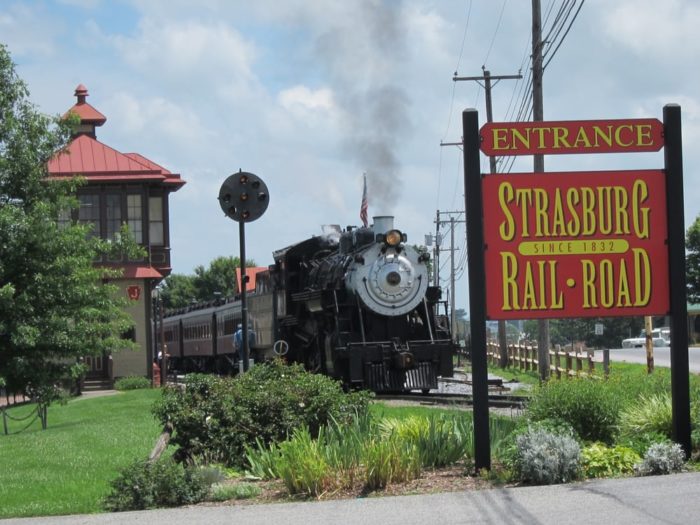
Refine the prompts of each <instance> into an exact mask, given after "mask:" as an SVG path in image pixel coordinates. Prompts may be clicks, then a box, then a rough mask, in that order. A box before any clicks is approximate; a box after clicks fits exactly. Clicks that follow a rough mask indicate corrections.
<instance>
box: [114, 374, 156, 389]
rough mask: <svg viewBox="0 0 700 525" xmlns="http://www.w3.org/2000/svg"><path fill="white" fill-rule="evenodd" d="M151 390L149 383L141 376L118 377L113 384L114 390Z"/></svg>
mask: <svg viewBox="0 0 700 525" xmlns="http://www.w3.org/2000/svg"><path fill="white" fill-rule="evenodd" d="M142 388H151V382H150V381H149V380H148V379H146V378H145V377H143V376H127V377H120V378H119V379H117V380H116V381H115V382H114V389H115V390H140V389H142Z"/></svg>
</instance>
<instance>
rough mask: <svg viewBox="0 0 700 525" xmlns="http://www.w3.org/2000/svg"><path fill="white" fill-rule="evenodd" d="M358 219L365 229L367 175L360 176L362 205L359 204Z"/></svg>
mask: <svg viewBox="0 0 700 525" xmlns="http://www.w3.org/2000/svg"><path fill="white" fill-rule="evenodd" d="M360 219H362V225H363V226H364V227H365V228H366V227H367V175H365V174H364V173H363V174H362V203H361V204H360Z"/></svg>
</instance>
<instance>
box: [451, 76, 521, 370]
mask: <svg viewBox="0 0 700 525" xmlns="http://www.w3.org/2000/svg"><path fill="white" fill-rule="evenodd" d="M482 69H483V71H484V75H483V76H481V77H458V76H456V75H455V76H454V77H452V80H454V81H455V82H457V81H458V80H474V81H476V82H480V81H482V80H483V81H484V84H483V88H484V93H485V98H486V122H493V105H492V103H491V87H492V84H491V81H492V80H495V81H496V82H495V83H494V84H493V86H495V85H496V84H497V83H498V82H499V81H500V80H511V79H521V78H523V76H522V75H521V74H519V73H518V74H517V75H496V76H491V72H490V71H489V70H488V69H486V68H482ZM489 167H490V172H491V173H497V172H498V169H497V166H496V157H495V156H493V155H491V156H490V157H489ZM498 348H499V359H498V366H500V367H501V368H505V367H506V366H507V365H508V340H507V337H506V322H505V321H504V320H500V321H498Z"/></svg>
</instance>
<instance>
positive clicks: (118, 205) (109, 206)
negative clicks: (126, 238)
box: [106, 193, 122, 240]
mask: <svg viewBox="0 0 700 525" xmlns="http://www.w3.org/2000/svg"><path fill="white" fill-rule="evenodd" d="M106 212H107V239H110V240H111V239H117V235H119V229H120V228H121V226H122V196H121V195H119V194H116V193H109V194H107V195H106Z"/></svg>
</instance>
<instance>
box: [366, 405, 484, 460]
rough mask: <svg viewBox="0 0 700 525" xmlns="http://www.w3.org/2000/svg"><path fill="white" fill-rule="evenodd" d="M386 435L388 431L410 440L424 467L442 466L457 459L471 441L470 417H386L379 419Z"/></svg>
mask: <svg viewBox="0 0 700 525" xmlns="http://www.w3.org/2000/svg"><path fill="white" fill-rule="evenodd" d="M380 427H381V429H382V433H383V435H384V436H385V437H389V436H391V435H393V436H395V437H396V438H398V439H401V440H404V441H407V442H408V443H410V444H413V445H414V446H415V447H416V449H417V450H418V454H419V456H420V459H421V464H422V466H424V467H443V466H445V465H450V464H452V463H456V462H457V461H459V460H460V459H462V458H463V457H464V456H465V455H466V454H469V453H470V452H471V451H467V446H469V445H470V444H472V443H473V438H472V435H473V430H474V429H473V423H472V419H470V418H466V417H455V416H445V415H440V416H430V417H419V416H413V417H409V418H405V419H394V418H388V419H385V420H383V421H382V422H381V423H380Z"/></svg>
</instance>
